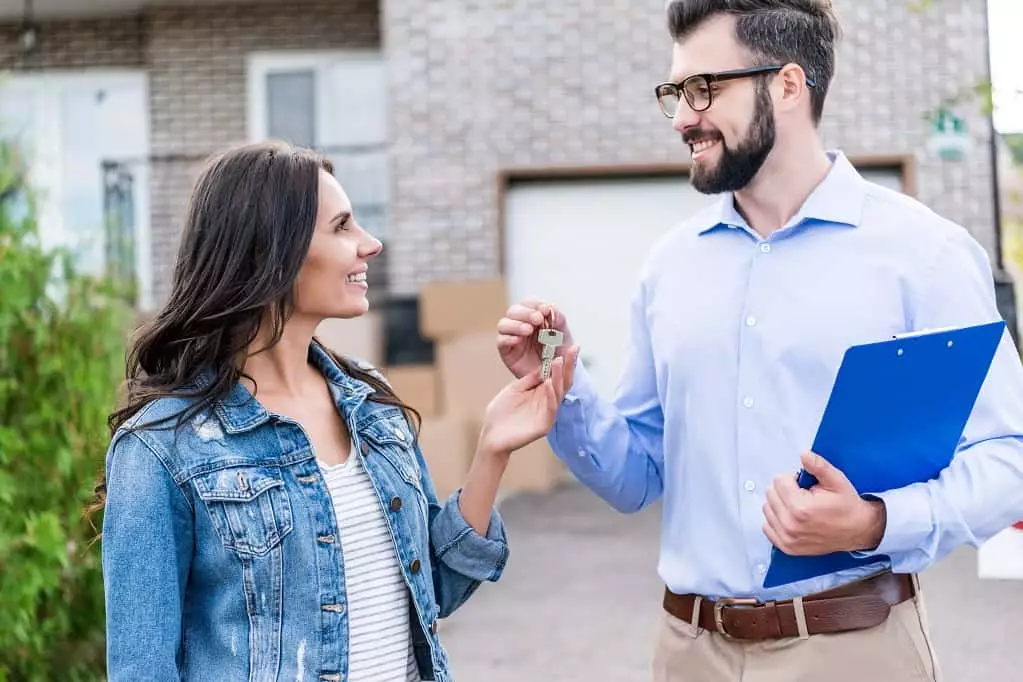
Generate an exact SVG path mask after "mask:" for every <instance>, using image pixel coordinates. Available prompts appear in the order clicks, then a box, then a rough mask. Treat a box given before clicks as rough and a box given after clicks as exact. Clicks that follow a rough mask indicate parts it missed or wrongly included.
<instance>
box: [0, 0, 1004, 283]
mask: <svg viewBox="0 0 1023 682" xmlns="http://www.w3.org/2000/svg"><path fill="white" fill-rule="evenodd" d="M909 4H910V0H837V1H836V5H837V6H838V10H839V12H840V14H841V18H842V20H843V27H844V31H845V38H844V41H843V43H842V46H841V49H840V54H839V63H838V73H837V76H836V79H835V82H834V85H833V87H832V91H831V94H830V96H829V99H828V104H827V107H826V111H825V119H824V122H823V125H822V131H823V133H824V136H825V138H826V140H827V142H828V144H829V145H832V146H838V147H841V148H843V149H844V150H845V151H846V152H847V153H848V154H849V155H850V156H853V157H862V156H874V155H904V154H905V155H910V156H912V157H913V158H914V159H915V164H914V176H913V182H914V184H915V188H916V191H917V195H918V196H919V198H920V199H922V200H923V201H924V202H926V203H927V204H929V205H930V206H932V207H933V208H934V209H935V210H937V211H939V212H940V213H942V214H944V215H945V216H947V217H949V218H951V219H952V220H955V221H957V222H960V223H962V224H964V225H965V226H967V227H968V228H969V229H970V230H971V231H972V232H973V233H974V234H975V235H976V236H977V237H978V239H979V240H980V241H981V242H982V243H983V244H984V245H985V246H986V247H987V248H988V249H989V251H990V252H992V254H994V250H995V243H996V240H995V230H994V216H993V200H992V195H993V186H992V162H991V151H990V129H989V124H988V122H987V119H985V118H984V117H983V116H982V115H981V114H980V111H979V106H978V105H977V103H976V102H968V103H966V104H964V105H963V106H962V107H960V109H959V111H960V113H962V114H965V115H966V116H967V119H968V128H969V131H970V134H971V136H972V139H973V142H974V147H973V150H972V152H971V154H970V155H969V157H968V158H967V159H965V160H964V161H961V162H945V161H941V160H939V159H937V158H935V157H934V156H932V155H931V154H930V153H929V152H927V150H926V148H925V144H926V139H927V135H928V132H929V131H928V127H927V124H926V122H925V121H924V120H923V114H924V112H925V111H927V110H930V109H932V108H933V107H935V106H936V105H937V104H939V102H941V101H942V99H943V98H945V97H949V96H951V95H954V94H955V93H956V92H958V91H961V90H968V89H969V87H970V86H971V85H972V84H974V83H975V82H977V81H978V80H979V79H981V78H983V77H984V75H985V74H986V71H987V47H986V46H987V38H986V26H985V3H984V2H983V0H942V1H941V2H936V3H933V6H932V7H931V8H930V9H929V10H927V12H926V13H923V14H921V13H915V12H911V11H908V10H907V9H906V6H907V5H909ZM663 7H664V0H628V1H626V0H601V1H599V2H593V1H591V0H557V1H556V2H550V1H549V0H429V1H428V2H416V1H414V0H380V2H379V3H378V1H377V0H300V2H296V3H294V4H292V5H290V6H287V8H285V5H284V3H260V4H253V5H241V6H239V5H227V6H217V5H216V4H215V3H211V5H210V6H196V5H187V6H178V7H175V8H157V9H151V10H148V11H146V12H144V13H143V14H141V15H139V16H133V17H126V18H120V19H101V20H69V21H59V22H53V23H50V24H47V25H45V26H44V27H43V31H42V42H41V44H40V52H39V53H38V54H37V55H36V56H35V57H34V58H33V60H32V61H31V62H29V63H21V62H19V60H18V59H17V56H16V55H17V27H16V25H15V24H12V23H8V24H0V68H2V67H3V66H10V65H13V66H14V67H15V68H44V69H46V68H60V69H72V68H80V67H92V66H102V67H135V68H146V69H147V70H148V71H149V74H150V76H149V77H150V109H151V139H152V145H153V148H152V154H153V158H152V161H151V163H152V183H153V185H152V190H153V191H152V231H153V234H152V244H153V255H154V261H155V263H154V277H155V294H156V299H157V300H158V301H159V300H161V299H162V298H163V297H164V296H165V295H166V293H167V291H168V286H169V278H170V267H171V263H172V260H173V256H174V249H175V244H176V240H177V236H178V233H179V229H180V219H181V214H182V211H183V209H184V205H185V200H186V197H187V191H188V187H189V185H190V183H191V181H192V179H193V177H194V173H195V170H196V165H197V161H198V160H199V159H201V158H203V157H205V156H206V155H207V154H209V153H210V152H212V151H214V150H215V149H217V148H219V147H222V146H224V145H226V144H230V143H233V142H237V141H241V140H243V139H244V138H245V128H246V95H245V88H246V80H245V70H244V66H245V56H246V54H248V53H249V52H251V51H266V50H328V49H334V48H347V47H372V46H379V45H380V44H381V41H382V42H383V47H384V50H385V53H386V56H387V60H388V66H389V70H390V73H389V79H390V116H391V120H390V128H391V131H392V150H393V164H394V166H393V177H394V183H395V185H394V188H393V196H394V205H393V207H392V221H391V226H390V228H389V233H390V235H391V239H390V240H389V242H388V244H387V252H388V258H387V266H388V269H389V271H390V272H389V275H390V277H389V278H390V280H391V286H392V289H393V290H394V291H395V292H397V293H401V294H411V293H414V292H415V291H417V290H418V288H419V286H420V285H421V284H422V283H423V282H425V281H428V280H430V279H435V278H472V277H479V276H488V275H492V274H496V273H498V272H499V271H500V269H501V263H500V262H499V259H500V257H499V252H500V247H499V241H500V238H499V234H498V227H497V224H498V217H499V205H498V204H499V201H500V197H499V191H498V184H497V176H498V173H499V172H500V171H501V170H502V169H506V168H509V167H516V168H519V167H535V168H545V167H552V166H559V167H561V166H600V167H614V166H617V165H621V164H627V165H644V164H664V163H684V162H686V161H687V157H688V153H687V152H686V151H685V149H684V148H683V146H682V145H681V143H680V142H679V141H678V138H677V137H676V136H675V134H674V133H673V132H672V131H671V129H670V128H669V124H668V122H667V121H666V119H664V118H663V117H662V116H661V115H660V113H659V112H658V111H657V108H656V105H655V103H654V101H653V98H652V94H651V93H652V85H653V84H654V83H655V82H657V81H659V80H661V79H663V78H664V77H665V76H666V74H667V70H668V66H669V60H670V49H671V43H670V39H669V36H668V34H667V31H666V28H665V22H664V14H663Z"/></svg>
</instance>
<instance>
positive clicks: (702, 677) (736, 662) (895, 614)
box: [653, 583, 942, 682]
mask: <svg viewBox="0 0 1023 682" xmlns="http://www.w3.org/2000/svg"><path fill="white" fill-rule="evenodd" d="M653 673H654V675H653V679H654V682H864V680H867V681H868V682H869V681H875V682H941V681H942V677H941V673H940V670H939V669H938V662H937V659H936V657H935V655H934V649H933V647H932V646H931V639H930V634H929V629H928V624H927V615H926V610H925V608H924V603H923V597H922V595H921V593H920V585H919V583H917V596H916V598H914V599H912V600H910V601H906V602H903V603H901V604H899V605H898V606H895V607H893V608H892V611H891V615H889V617H888V619H887V620H886V621H885V622H884V623H882V624H880V625H878V626H876V627H873V628H870V629H867V630H855V631H851V632H841V633H835V634H818V635H811V636H810V637H809V638H806V639H801V638H799V637H793V638H786V639H776V640H765V641H758V642H744V641H733V640H728V639H725V638H724V637H722V636H721V635H720V634H718V633H717V632H713V631H710V630H702V629H700V628H698V627H696V626H695V625H691V624H689V623H687V622H686V621H684V620H681V619H678V618H675V617H674V616H672V615H670V614H668V613H666V612H663V611H662V620H661V622H660V624H659V626H658V632H657V643H656V647H655V650H654V662H653Z"/></svg>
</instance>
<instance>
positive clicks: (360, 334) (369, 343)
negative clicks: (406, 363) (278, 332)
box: [316, 310, 384, 367]
mask: <svg viewBox="0 0 1023 682" xmlns="http://www.w3.org/2000/svg"><path fill="white" fill-rule="evenodd" d="M316 336H317V337H318V338H319V339H320V341H322V342H323V343H324V345H326V346H327V348H330V349H331V350H332V351H334V352H335V353H338V354H340V355H347V356H352V357H355V358H358V359H360V360H365V361H366V362H368V363H370V364H371V365H373V366H374V367H379V366H380V365H382V364H383V362H384V323H383V316H382V315H381V314H380V313H379V312H377V311H374V310H370V311H369V312H367V313H366V314H364V315H360V316H359V317H352V318H329V319H326V320H324V321H323V322H321V323H320V325H319V326H318V327H317V328H316Z"/></svg>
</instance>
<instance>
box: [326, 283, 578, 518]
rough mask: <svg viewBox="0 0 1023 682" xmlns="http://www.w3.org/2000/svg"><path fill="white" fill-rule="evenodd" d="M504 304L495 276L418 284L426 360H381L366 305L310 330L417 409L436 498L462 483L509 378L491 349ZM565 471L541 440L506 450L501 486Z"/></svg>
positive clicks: (377, 323)
mask: <svg viewBox="0 0 1023 682" xmlns="http://www.w3.org/2000/svg"><path fill="white" fill-rule="evenodd" d="M507 307H508V293H507V289H506V287H505V283H504V281H503V280H501V279H485V280H470V281H459V282H430V283H428V284H426V285H424V286H423V288H422V290H421V291H420V294H419V326H420V334H421V335H422V336H423V337H424V338H427V339H430V340H431V341H432V342H433V344H434V362H433V364H429V365H397V366H393V367H387V366H385V365H384V363H383V348H384V345H385V344H384V338H383V334H384V330H383V323H382V318H381V317H380V316H379V315H378V314H377V313H375V312H373V311H371V312H369V313H367V314H366V315H364V316H362V317H359V318H356V319H351V320H333V319H332V320H325V321H324V322H323V323H322V324H321V325H320V327H319V328H318V329H317V335H318V336H319V337H320V339H321V340H323V341H324V343H326V344H327V345H328V346H329V347H331V348H334V349H336V350H339V351H342V352H343V353H345V354H346V355H353V356H356V357H360V358H362V359H364V360H366V361H368V362H370V363H372V364H373V365H374V366H375V367H379V368H380V369H381V372H382V373H383V375H384V376H385V377H386V378H387V380H388V382H389V383H390V384H391V387H392V388H393V389H394V391H395V393H396V394H397V395H398V397H399V398H401V399H402V401H404V402H405V403H406V404H408V405H410V406H411V407H414V408H415V409H416V410H417V411H418V412H419V413H420V415H421V416H422V419H423V422H422V427H421V431H420V447H421V449H422V451H423V456H424V457H425V458H426V462H427V466H428V467H429V470H430V475H431V477H432V478H433V481H434V486H435V487H436V489H437V495H438V497H439V498H441V499H442V500H443V499H445V498H446V497H447V496H448V495H450V494H451V492H452V491H454V490H455V489H457V488H458V487H460V486H461V485H462V484H463V483H464V481H465V477H466V475H467V473H468V471H469V467H470V465H471V464H472V458H473V455H474V453H475V451H476V443H477V440H478V438H479V433H480V427H481V426H482V422H483V415H484V411H485V410H486V408H487V405H488V404H489V403H490V401H491V400H493V398H494V396H496V395H497V394H498V393H499V392H500V391H501V390H502V389H503V388H504V387H505V386H507V385H508V384H509V383H510V382H511V381H512V380H513V377H512V376H511V374H509V373H508V370H507V369H506V368H505V366H504V363H502V362H501V358H500V357H499V355H498V352H497V321H498V320H499V319H500V318H501V317H502V316H503V315H504V313H505V310H506V309H507ZM565 476H566V472H565V469H564V466H563V465H562V464H561V462H560V461H559V460H558V459H557V458H556V457H555V455H554V453H553V452H551V449H550V446H549V445H547V442H546V440H545V439H541V440H539V441H537V442H535V443H532V444H531V445H529V446H527V447H525V448H523V449H521V450H519V451H518V452H516V453H514V454H513V455H512V459H511V463H510V464H509V466H508V469H507V471H506V472H505V475H504V478H503V479H502V490H503V492H505V493H510V492H521V491H530V492H542V491H546V490H550V489H551V488H553V487H555V486H557V485H558V484H560V483H561V482H562V481H563V480H564V478H565Z"/></svg>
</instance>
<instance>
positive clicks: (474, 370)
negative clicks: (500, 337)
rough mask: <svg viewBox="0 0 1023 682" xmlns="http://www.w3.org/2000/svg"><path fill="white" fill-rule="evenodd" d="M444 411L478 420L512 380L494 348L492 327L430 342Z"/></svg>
mask: <svg viewBox="0 0 1023 682" xmlns="http://www.w3.org/2000/svg"><path fill="white" fill-rule="evenodd" d="M434 355H435V358H436V361H437V369H438V370H439V372H440V395H441V405H442V406H443V410H444V412H445V413H448V414H454V415H458V416H463V417H469V418H471V419H473V420H475V421H480V420H481V419H482V417H483V413H484V411H485V410H486V408H487V405H489V404H490V401H491V400H493V399H494V396H496V395H497V394H498V393H499V392H500V391H501V390H502V389H503V388H504V387H505V386H507V385H508V384H509V383H511V382H512V381H514V379H515V377H513V376H512V374H511V372H509V371H508V368H507V367H505V366H504V363H503V362H501V356H500V355H498V352H497V334H496V333H495V332H493V331H486V332H470V333H467V334H463V335H462V336H458V337H453V338H450V339H446V340H444V341H439V342H438V343H437V344H436V346H434Z"/></svg>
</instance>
